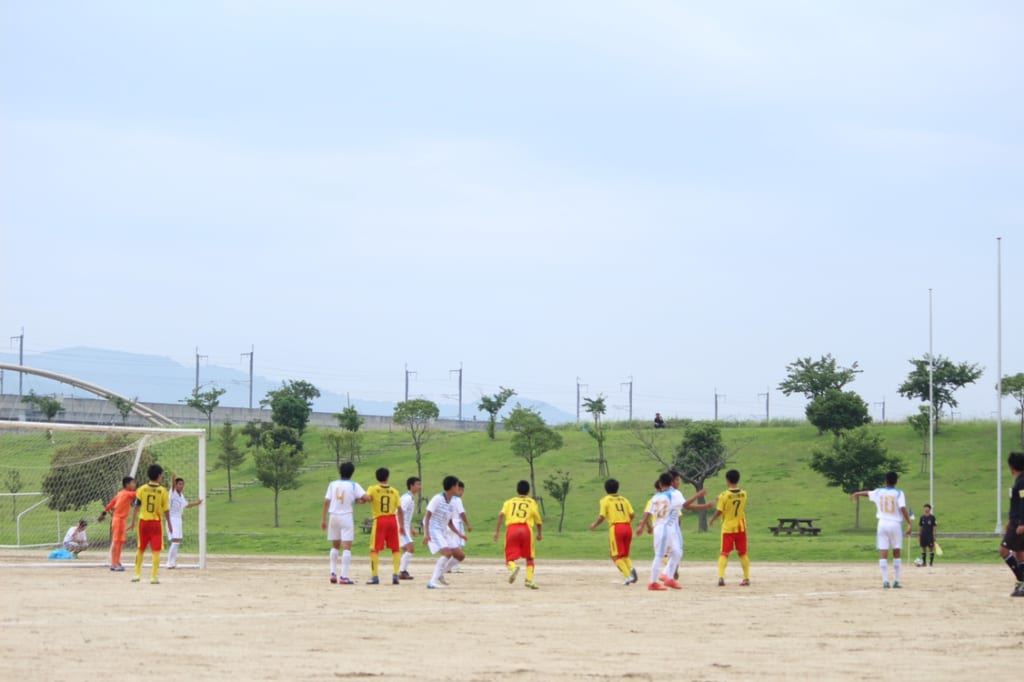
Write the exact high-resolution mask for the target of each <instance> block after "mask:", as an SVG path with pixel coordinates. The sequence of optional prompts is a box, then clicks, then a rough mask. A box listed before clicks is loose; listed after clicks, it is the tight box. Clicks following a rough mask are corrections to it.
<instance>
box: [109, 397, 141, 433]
mask: <svg viewBox="0 0 1024 682" xmlns="http://www.w3.org/2000/svg"><path fill="white" fill-rule="evenodd" d="M111 401H112V402H113V403H114V407H115V408H116V409H117V411H118V412H119V413H120V414H121V426H125V425H126V424H127V423H128V417H129V415H131V413H132V410H133V409H135V405H136V404H137V403H138V402H139V398H138V397H137V396H136V397H135V398H132V399H131V400H125V399H124V398H111Z"/></svg>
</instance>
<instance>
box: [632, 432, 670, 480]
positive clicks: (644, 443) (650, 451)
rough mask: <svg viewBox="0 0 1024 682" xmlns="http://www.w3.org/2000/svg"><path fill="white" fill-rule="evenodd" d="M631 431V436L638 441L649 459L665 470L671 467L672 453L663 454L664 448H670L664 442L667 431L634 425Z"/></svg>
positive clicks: (666, 437)
mask: <svg viewBox="0 0 1024 682" xmlns="http://www.w3.org/2000/svg"><path fill="white" fill-rule="evenodd" d="M631 431H632V433H633V437H634V438H636V439H637V440H638V441H640V446H641V447H642V448H643V449H644V452H646V453H647V455H648V456H649V457H650V458H651V459H653V460H654V461H655V462H657V463H658V464H659V465H661V466H662V467H663V468H664V469H666V470H667V469H671V468H672V455H666V454H663V453H664V450H665V448H671V446H670V445H668V444H666V443H665V442H664V441H665V440H667V439H668V431H667V430H666V429H655V428H651V427H647V428H640V427H637V426H634V427H633V428H632V429H631ZM666 457H667V459H666Z"/></svg>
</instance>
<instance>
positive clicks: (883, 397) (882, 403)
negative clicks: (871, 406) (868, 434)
mask: <svg viewBox="0 0 1024 682" xmlns="http://www.w3.org/2000/svg"><path fill="white" fill-rule="evenodd" d="M875 405H881V406H882V423H883V424H884V423H885V396H884V395H883V396H882V402H880V403H875Z"/></svg>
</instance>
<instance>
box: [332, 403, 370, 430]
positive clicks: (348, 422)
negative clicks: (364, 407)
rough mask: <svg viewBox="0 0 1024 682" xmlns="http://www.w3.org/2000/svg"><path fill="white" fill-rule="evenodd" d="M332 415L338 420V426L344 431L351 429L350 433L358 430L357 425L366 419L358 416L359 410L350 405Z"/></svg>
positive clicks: (360, 424)
mask: <svg viewBox="0 0 1024 682" xmlns="http://www.w3.org/2000/svg"><path fill="white" fill-rule="evenodd" d="M334 417H335V419H337V420H338V426H340V427H341V428H343V429H345V430H346V431H351V432H352V433H355V432H356V431H358V430H359V427H360V426H362V425H363V423H364V422H365V421H366V420H365V419H363V418H362V417H360V416H359V412H357V411H356V408H354V407H353V406H351V405H349V406H347V407H346V408H345V409H344V410H342V411H341V412H339V413H338V414H336V415H334Z"/></svg>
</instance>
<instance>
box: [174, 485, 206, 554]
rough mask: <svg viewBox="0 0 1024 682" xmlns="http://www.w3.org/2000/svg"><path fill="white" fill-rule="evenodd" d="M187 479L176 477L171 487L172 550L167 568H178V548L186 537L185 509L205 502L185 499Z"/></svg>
mask: <svg viewBox="0 0 1024 682" xmlns="http://www.w3.org/2000/svg"><path fill="white" fill-rule="evenodd" d="M184 491H185V479H183V478H175V479H174V486H173V487H172V488H171V494H170V498H171V510H170V511H169V512H168V514H169V515H170V517H171V524H170V527H169V528H168V529H167V539H168V540H170V541H171V550H170V551H169V552H168V553H167V568H177V566H178V548H179V547H180V546H181V539H182V538H183V537H185V534H184V530H183V528H182V523H181V517H182V515H183V514H184V512H185V510H186V509H188V508H190V507H198V506H199V505H201V504H202V503H203V501H202V500H199V501H198V502H189V501H188V500H187V499H185V492H184Z"/></svg>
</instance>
